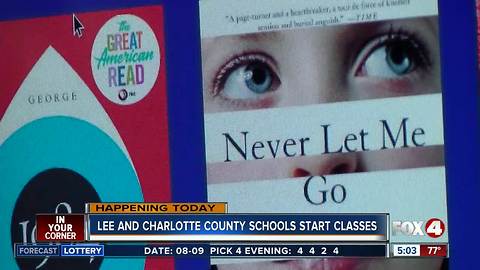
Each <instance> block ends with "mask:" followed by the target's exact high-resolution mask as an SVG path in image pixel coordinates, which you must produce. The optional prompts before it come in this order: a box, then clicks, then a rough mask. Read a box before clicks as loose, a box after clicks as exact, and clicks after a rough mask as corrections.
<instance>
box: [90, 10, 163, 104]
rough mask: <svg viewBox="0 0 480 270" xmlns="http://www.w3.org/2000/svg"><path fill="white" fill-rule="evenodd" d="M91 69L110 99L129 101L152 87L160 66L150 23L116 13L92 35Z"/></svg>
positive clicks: (134, 99)
mask: <svg viewBox="0 0 480 270" xmlns="http://www.w3.org/2000/svg"><path fill="white" fill-rule="evenodd" d="M91 65H92V73H93V77H94V79H95V83H96V84H97V86H98V88H99V89H100V91H101V92H102V93H103V95H104V96H105V97H106V98H108V99H109V100H110V101H112V102H114V103H117V104H121V105H129V104H133V103H136V102H138V101H140V100H142V99H143V98H144V97H145V96H146V95H147V94H148V93H149V92H150V90H151V89H152V87H153V85H154V84H155V81H156V79H157V75H158V70H159V68H160V49H159V47H158V42H157V39H156V37H155V34H154V33H153V31H152V29H151V28H150V26H149V25H148V24H147V23H146V22H145V21H144V20H142V19H141V18H139V17H137V16H134V15H130V14H124V15H117V16H115V17H113V18H111V19H110V20H108V21H107V22H106V23H105V24H104V25H103V27H102V28H101V29H100V31H99V32H98V34H97V36H96V37H95V41H94V43H93V48H92V57H91Z"/></svg>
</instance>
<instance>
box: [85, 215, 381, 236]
mask: <svg viewBox="0 0 480 270" xmlns="http://www.w3.org/2000/svg"><path fill="white" fill-rule="evenodd" d="M89 221H90V222H89V225H90V228H89V231H90V234H91V235H162V234H164V235H183V234H188V235H192V234H194V235H319V234H321V235H352V234H353V235H382V236H385V240H386V233H387V224H388V223H387V215H385V214H376V215H360V214H357V215H341V214H339V215H334V214H328V215H319V214H298V215H297V214H288V215H287V214H285V215H273V214H272V215H269V214H264V215H259V214H222V215H212V214H210V215H148V214H147V215H119V214H115V215H103V214H102V215H100V214H91V215H89Z"/></svg>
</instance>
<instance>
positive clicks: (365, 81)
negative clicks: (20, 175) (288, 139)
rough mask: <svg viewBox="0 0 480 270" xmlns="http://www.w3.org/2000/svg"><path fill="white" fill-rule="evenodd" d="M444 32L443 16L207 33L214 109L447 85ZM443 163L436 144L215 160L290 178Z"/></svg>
mask: <svg viewBox="0 0 480 270" xmlns="http://www.w3.org/2000/svg"><path fill="white" fill-rule="evenodd" d="M438 38H439V37H438V22H437V17H436V16H434V17H421V18H414V19H402V20H392V21H379V22H370V23H360V24H347V25H339V26H329V27H312V28H304V29H295V30H286V31H276V32H262V33H253V34H242V35H232V36H222V37H215V38H205V39H203V40H202V62H203V87H204V108H205V112H206V113H214V112H228V111H245V110H254V109H268V108H279V107H280V108H281V107H291V106H303V105H314V104H321V103H332V102H341V101H355V100H367V99H376V98H388V97H398V96H411V95H421V94H429V93H440V92H441V82H440V78H441V77H440V51H439V45H438ZM341 107H342V105H338V112H339V113H342V110H341ZM319 117H321V116H319ZM438 117H439V121H441V115H439V116H438ZM259 120H261V119H259ZM286 121H288V120H286ZM253 163H255V164H253ZM443 163H444V160H443V146H430V147H420V148H411V149H396V150H386V151H373V152H363V153H347V154H338V155H336V154H333V155H328V156H322V157H320V156H318V157H315V156H309V157H293V158H288V159H271V160H261V161H260V160H256V161H255V162H237V163H235V164H233V163H231V164H230V163H229V164H211V165H209V168H208V174H209V178H208V179H209V183H221V182H229V181H248V180H255V179H264V180H266V179H281V178H290V177H301V176H307V175H328V174H338V173H353V172H366V171H378V170H392V169H406V168H419V167H429V166H441V165H443ZM227 165H228V166H227ZM227 170H228V171H227Z"/></svg>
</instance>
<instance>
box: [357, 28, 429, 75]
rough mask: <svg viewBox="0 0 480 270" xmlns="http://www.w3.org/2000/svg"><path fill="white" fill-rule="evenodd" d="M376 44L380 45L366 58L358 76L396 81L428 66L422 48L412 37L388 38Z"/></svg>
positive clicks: (371, 50) (375, 46)
mask: <svg viewBox="0 0 480 270" xmlns="http://www.w3.org/2000/svg"><path fill="white" fill-rule="evenodd" d="M375 42H376V44H378V45H374V47H373V49H370V52H369V53H368V54H367V55H366V57H364V60H363V61H362V62H361V64H360V68H359V70H358V71H357V72H356V75H357V76H365V77H377V78H386V79H394V78H397V77H401V76H405V75H407V74H409V73H411V72H414V71H415V70H416V69H417V68H419V67H424V66H425V65H427V60H426V55H425V53H424V52H423V50H422V48H421V46H419V45H417V43H416V42H415V41H414V40H413V39H411V38H410V37H391V36H388V37H386V38H383V39H380V40H379V41H378V40H377V41H375ZM367 47H368V46H367Z"/></svg>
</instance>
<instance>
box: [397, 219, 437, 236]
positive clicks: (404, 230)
mask: <svg viewBox="0 0 480 270" xmlns="http://www.w3.org/2000/svg"><path fill="white" fill-rule="evenodd" d="M424 224H425V226H424ZM444 232H445V223H443V221H442V220H441V219H438V218H432V219H429V220H428V221H427V222H423V221H393V222H392V235H394V236H395V235H406V236H425V234H426V235H428V236H430V237H432V238H438V237H440V236H442V235H443V233H444Z"/></svg>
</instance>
